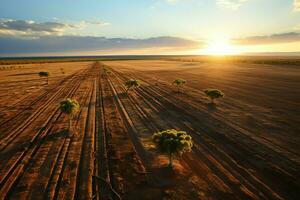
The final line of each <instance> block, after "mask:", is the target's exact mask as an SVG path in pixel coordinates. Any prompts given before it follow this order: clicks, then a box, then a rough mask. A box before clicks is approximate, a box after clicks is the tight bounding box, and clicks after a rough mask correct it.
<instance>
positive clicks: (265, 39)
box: [234, 32, 300, 45]
mask: <svg viewBox="0 0 300 200" xmlns="http://www.w3.org/2000/svg"><path fill="white" fill-rule="evenodd" d="M234 42H235V43H237V44H242V45H245V44H246V45H257V44H272V43H289V42H300V33H299V32H288V33H280V34H272V35H261V36H252V37H246V38H238V39H235V40H234Z"/></svg>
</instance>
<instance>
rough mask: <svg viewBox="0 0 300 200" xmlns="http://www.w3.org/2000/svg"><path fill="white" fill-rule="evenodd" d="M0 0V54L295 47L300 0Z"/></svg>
mask: <svg viewBox="0 0 300 200" xmlns="http://www.w3.org/2000/svg"><path fill="white" fill-rule="evenodd" d="M0 2H1V6H0V56H27V55H29V56H31V55H37V56H40V55H116V54H213V55H227V54H243V53H256V52H300V0H130V1H129V0H128V1H125V0H85V1H83V0H76V1H74V0H43V1H41V0H26V1H20V0H0Z"/></svg>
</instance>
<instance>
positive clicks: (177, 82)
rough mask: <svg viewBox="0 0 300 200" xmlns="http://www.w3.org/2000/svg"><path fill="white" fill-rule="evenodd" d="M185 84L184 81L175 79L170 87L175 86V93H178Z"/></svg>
mask: <svg viewBox="0 0 300 200" xmlns="http://www.w3.org/2000/svg"><path fill="white" fill-rule="evenodd" d="M185 84H186V80H184V79H180V78H178V79H175V80H174V81H173V82H172V85H174V86H176V87H177V91H178V92H179V91H180V88H182V87H183V86H184V85H185Z"/></svg>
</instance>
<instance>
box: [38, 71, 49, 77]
mask: <svg viewBox="0 0 300 200" xmlns="http://www.w3.org/2000/svg"><path fill="white" fill-rule="evenodd" d="M49 75H50V73H49V72H39V76H45V77H48V76H49Z"/></svg>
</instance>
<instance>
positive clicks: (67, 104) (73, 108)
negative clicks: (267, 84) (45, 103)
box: [60, 98, 80, 115]
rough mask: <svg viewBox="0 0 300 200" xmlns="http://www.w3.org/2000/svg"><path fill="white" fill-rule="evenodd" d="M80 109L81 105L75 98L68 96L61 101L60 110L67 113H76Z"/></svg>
mask: <svg viewBox="0 0 300 200" xmlns="http://www.w3.org/2000/svg"><path fill="white" fill-rule="evenodd" d="M79 109H80V105H79V103H78V102H77V101H76V100H74V99H70V98H68V99H65V100H63V101H61V102H60V110H61V112H63V113H65V114H68V115H74V114H76V113H77V112H78V111H79Z"/></svg>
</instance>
